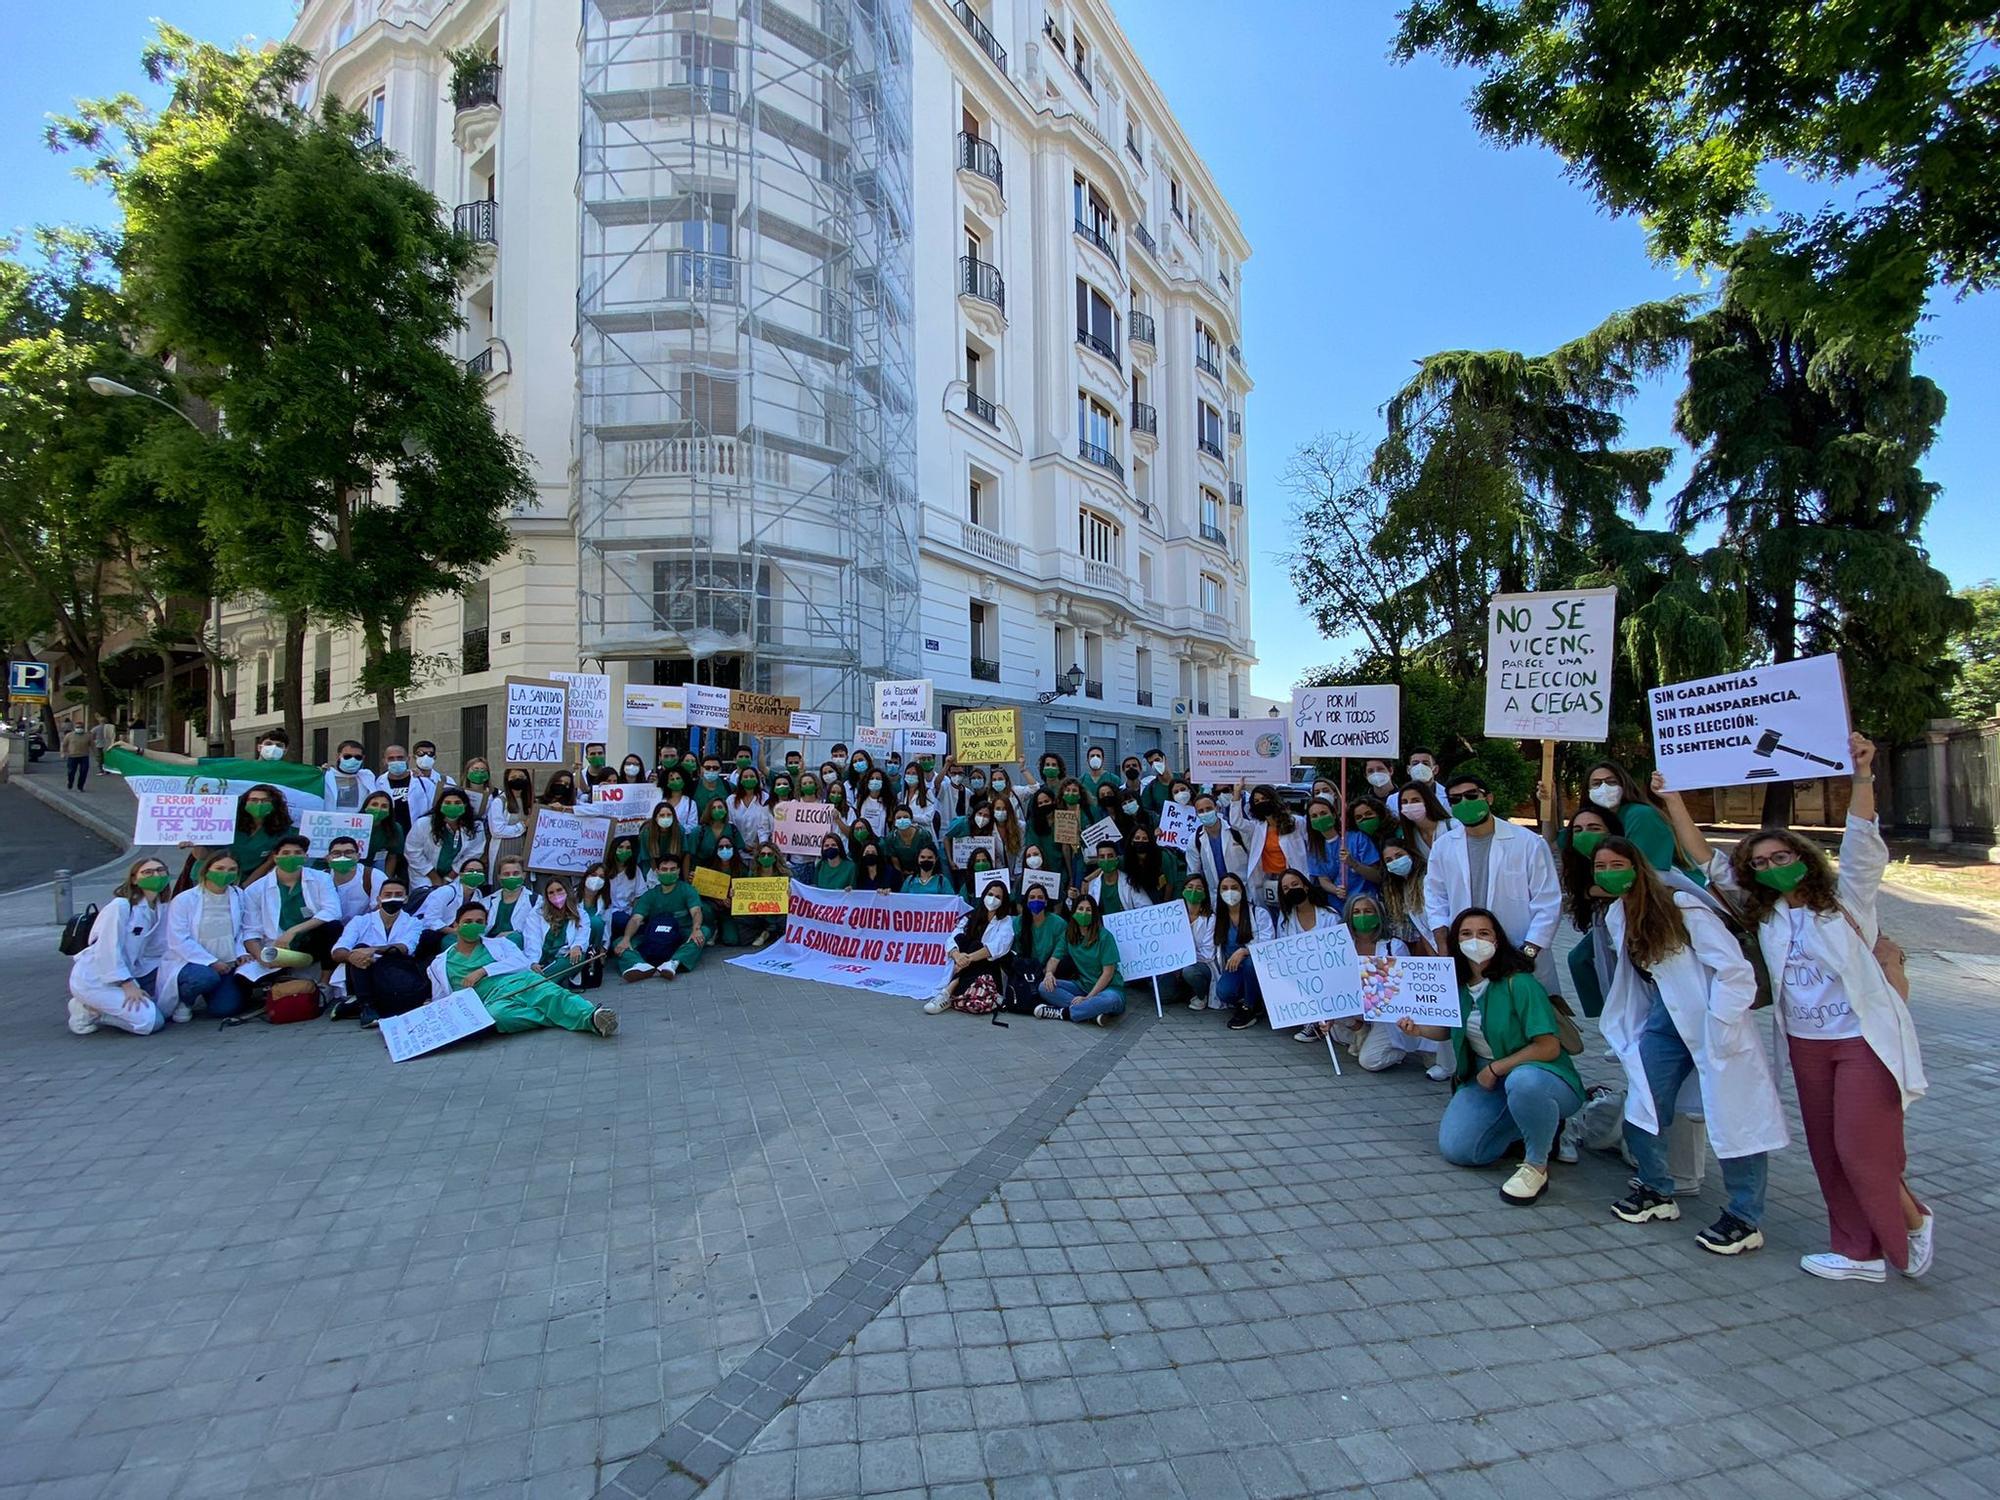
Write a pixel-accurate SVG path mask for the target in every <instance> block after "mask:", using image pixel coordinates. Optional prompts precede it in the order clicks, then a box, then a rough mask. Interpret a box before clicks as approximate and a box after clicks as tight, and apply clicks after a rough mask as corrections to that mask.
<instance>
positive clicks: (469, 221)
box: [451, 198, 500, 245]
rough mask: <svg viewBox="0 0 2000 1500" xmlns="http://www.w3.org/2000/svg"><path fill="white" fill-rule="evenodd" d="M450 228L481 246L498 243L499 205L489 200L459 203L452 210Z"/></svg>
mask: <svg viewBox="0 0 2000 1500" xmlns="http://www.w3.org/2000/svg"><path fill="white" fill-rule="evenodd" d="M451 227H452V228H453V229H455V230H457V231H458V232H459V233H460V234H462V235H464V236H465V237H466V238H467V239H469V240H473V241H476V242H477V243H479V244H481V245H497V244H499V243H500V205H499V204H497V203H495V202H494V201H493V200H492V199H491V198H482V199H481V200H480V201H479V202H477V203H461V204H459V205H458V207H457V208H455V209H453V210H452V214H451Z"/></svg>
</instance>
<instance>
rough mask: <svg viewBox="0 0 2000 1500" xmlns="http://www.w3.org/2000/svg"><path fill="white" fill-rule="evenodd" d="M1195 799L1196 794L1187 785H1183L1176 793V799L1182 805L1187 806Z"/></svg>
mask: <svg viewBox="0 0 2000 1500" xmlns="http://www.w3.org/2000/svg"><path fill="white" fill-rule="evenodd" d="M1193 800H1194V794H1193V793H1192V792H1190V791H1189V790H1188V789H1187V788H1186V787H1182V788H1181V789H1180V790H1179V791H1177V792H1175V793H1174V801H1175V802H1176V803H1178V804H1179V805H1180V806H1182V807H1186V806H1187V805H1188V803H1190V802H1192V801H1193Z"/></svg>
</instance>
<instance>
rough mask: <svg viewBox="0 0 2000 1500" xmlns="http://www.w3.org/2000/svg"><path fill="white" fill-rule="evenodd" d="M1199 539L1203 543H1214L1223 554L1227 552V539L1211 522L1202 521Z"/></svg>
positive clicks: (1218, 527) (1221, 530)
mask: <svg viewBox="0 0 2000 1500" xmlns="http://www.w3.org/2000/svg"><path fill="white" fill-rule="evenodd" d="M1201 539H1202V540H1203V541H1204V542H1212V543H1214V544H1215V545H1216V546H1218V547H1220V548H1222V549H1223V551H1225V552H1226V551H1228V550H1229V537H1228V536H1227V534H1226V533H1224V531H1223V529H1222V528H1221V527H1220V526H1217V525H1215V524H1213V523H1212V522H1209V521H1203V522H1202V523H1201Z"/></svg>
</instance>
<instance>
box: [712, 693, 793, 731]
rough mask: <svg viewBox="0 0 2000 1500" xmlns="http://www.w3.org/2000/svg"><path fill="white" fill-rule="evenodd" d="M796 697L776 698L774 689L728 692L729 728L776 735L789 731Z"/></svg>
mask: <svg viewBox="0 0 2000 1500" xmlns="http://www.w3.org/2000/svg"><path fill="white" fill-rule="evenodd" d="M798 707H799V700H798V699H796V698H780V697H779V696H777V695H776V694H775V693H744V692H739V691H737V690H736V689H734V688H732V689H730V692H729V726H728V727H729V728H731V729H733V730H735V731H736V732H737V733H738V734H755V735H776V736H779V737H781V738H782V737H783V736H785V735H788V734H790V733H791V732H792V715H793V714H795V713H797V712H798Z"/></svg>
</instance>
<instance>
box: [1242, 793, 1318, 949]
mask: <svg viewBox="0 0 2000 1500" xmlns="http://www.w3.org/2000/svg"><path fill="white" fill-rule="evenodd" d="M1245 811H1246V813H1247V819H1246V821H1245V822H1244V823H1243V825H1242V833H1243V849H1244V855H1243V863H1242V865H1241V866H1240V867H1239V868H1240V869H1241V870H1242V872H1243V880H1244V883H1245V885H1247V886H1248V887H1249V890H1250V895H1251V898H1252V899H1253V900H1255V901H1256V902H1257V904H1258V905H1259V906H1262V907H1266V908H1267V909H1269V911H1270V913H1271V920H1272V921H1274V922H1275V921H1277V920H1278V915H1279V907H1278V877H1279V876H1281V875H1283V874H1284V873H1285V871H1287V870H1303V869H1304V868H1305V867H1306V865H1307V863H1308V862H1309V860H1310V858H1311V856H1310V853H1309V851H1308V850H1307V849H1306V825H1305V824H1304V823H1302V822H1300V821H1299V820H1298V819H1297V818H1295V817H1293V816H1292V813H1291V809H1290V808H1288V807H1286V806H1285V801H1284V798H1283V797H1281V796H1279V795H1278V789H1277V788H1276V787H1272V786H1256V787H1252V788H1251V789H1250V796H1249V799H1248V802H1247V804H1246V807H1245Z"/></svg>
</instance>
